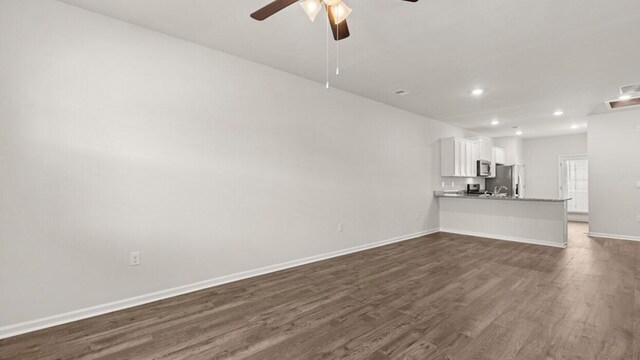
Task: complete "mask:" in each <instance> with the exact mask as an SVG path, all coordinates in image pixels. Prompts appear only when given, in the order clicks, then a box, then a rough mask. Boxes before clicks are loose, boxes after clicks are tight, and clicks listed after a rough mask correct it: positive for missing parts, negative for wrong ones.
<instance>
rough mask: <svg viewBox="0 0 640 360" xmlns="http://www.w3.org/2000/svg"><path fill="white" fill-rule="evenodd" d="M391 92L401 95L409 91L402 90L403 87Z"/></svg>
mask: <svg viewBox="0 0 640 360" xmlns="http://www.w3.org/2000/svg"><path fill="white" fill-rule="evenodd" d="M393 93H394V94H396V95H398V96H403V95H408V94H409V92H408V91H407V90H404V89H398V90H396V91H394V92H393Z"/></svg>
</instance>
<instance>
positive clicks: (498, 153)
mask: <svg viewBox="0 0 640 360" xmlns="http://www.w3.org/2000/svg"><path fill="white" fill-rule="evenodd" d="M493 151H494V154H495V163H496V164H500V165H504V163H505V161H506V155H505V153H504V149H503V148H499V147H494V148H493Z"/></svg>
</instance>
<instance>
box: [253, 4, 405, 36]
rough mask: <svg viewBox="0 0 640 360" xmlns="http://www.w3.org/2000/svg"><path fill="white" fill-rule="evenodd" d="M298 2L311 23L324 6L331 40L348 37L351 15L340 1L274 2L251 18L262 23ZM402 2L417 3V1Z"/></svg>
mask: <svg viewBox="0 0 640 360" xmlns="http://www.w3.org/2000/svg"><path fill="white" fill-rule="evenodd" d="M298 1H299V2H300V6H302V9H304V12H305V13H307V16H309V19H310V20H311V21H314V20H315V18H316V16H317V15H318V13H319V12H320V10H321V9H322V7H323V4H324V8H325V10H326V11H327V15H328V16H329V23H330V24H331V31H332V32H333V38H334V39H335V40H336V41H338V40H342V39H346V38H348V37H349V35H350V34H349V27H348V26H347V17H348V16H349V14H351V9H350V8H349V7H348V6H347V5H346V4H345V3H344V1H342V0H275V1H273V2H271V3H269V4H267V5H266V6H265V7H263V8H261V9H259V10H258V11H256V12H254V13H253V14H251V17H252V18H254V19H256V20H258V21H262V20H264V19H266V18H268V17H269V16H271V15H273V14H275V13H277V12H278V11H280V10H282V9H284V8H286V7H288V6H290V5H293V4H294V3H297V2H298ZM402 1H408V2H418V0H402Z"/></svg>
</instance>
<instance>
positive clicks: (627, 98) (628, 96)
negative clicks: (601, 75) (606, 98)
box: [618, 94, 631, 100]
mask: <svg viewBox="0 0 640 360" xmlns="http://www.w3.org/2000/svg"><path fill="white" fill-rule="evenodd" d="M629 99H631V95H629V94H624V95H620V97H618V100H629Z"/></svg>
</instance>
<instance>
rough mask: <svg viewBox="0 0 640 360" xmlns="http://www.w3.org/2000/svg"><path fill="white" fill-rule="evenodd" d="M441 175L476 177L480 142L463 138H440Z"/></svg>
mask: <svg viewBox="0 0 640 360" xmlns="http://www.w3.org/2000/svg"><path fill="white" fill-rule="evenodd" d="M440 157H441V159H440V175H441V176H447V177H475V176H476V172H477V167H476V163H477V161H478V144H477V143H476V142H475V141H472V140H469V139H462V138H445V139H441V140H440Z"/></svg>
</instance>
